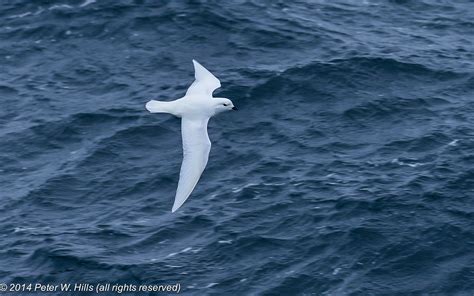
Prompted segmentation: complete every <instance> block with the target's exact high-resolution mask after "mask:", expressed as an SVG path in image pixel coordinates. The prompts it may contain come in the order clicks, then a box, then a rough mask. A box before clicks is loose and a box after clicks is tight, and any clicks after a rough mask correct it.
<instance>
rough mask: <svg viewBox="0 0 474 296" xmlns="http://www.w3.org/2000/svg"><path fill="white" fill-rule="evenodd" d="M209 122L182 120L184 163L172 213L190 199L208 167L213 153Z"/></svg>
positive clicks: (206, 120) (205, 120) (206, 119)
mask: <svg viewBox="0 0 474 296" xmlns="http://www.w3.org/2000/svg"><path fill="white" fill-rule="evenodd" d="M208 121H209V118H202V119H189V118H182V119H181V134H182V138H183V163H182V164H181V171H180V173H179V182H178V189H177V190H176V197H175V199H174V204H173V209H172V212H175V211H176V210H177V209H179V207H181V206H182V205H183V203H184V202H185V201H186V199H188V197H189V195H190V194H191V192H192V191H193V189H194V187H195V186H196V184H197V182H198V181H199V178H200V177H201V174H202V172H203V171H204V168H205V167H206V164H207V160H208V158H209V151H211V141H209V136H208V135H207V122H208Z"/></svg>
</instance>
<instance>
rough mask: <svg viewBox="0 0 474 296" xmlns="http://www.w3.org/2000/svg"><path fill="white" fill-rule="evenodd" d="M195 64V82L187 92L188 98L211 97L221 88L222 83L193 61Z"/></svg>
mask: <svg viewBox="0 0 474 296" xmlns="http://www.w3.org/2000/svg"><path fill="white" fill-rule="evenodd" d="M193 64H194V78H195V80H194V82H193V84H191V86H190V87H189V88H188V90H187V91H186V96H198V97H200V95H201V96H202V95H206V96H211V95H212V93H213V92H214V91H215V90H216V89H218V88H219V87H221V82H220V81H219V79H217V78H216V76H214V75H212V73H211V72H209V71H208V70H207V69H206V68H204V67H203V66H202V65H201V64H199V63H198V62H196V61H195V60H193Z"/></svg>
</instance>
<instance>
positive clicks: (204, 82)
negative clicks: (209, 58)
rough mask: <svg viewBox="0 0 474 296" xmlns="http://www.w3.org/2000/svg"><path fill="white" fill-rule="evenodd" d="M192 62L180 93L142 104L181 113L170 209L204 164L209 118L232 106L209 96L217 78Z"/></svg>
mask: <svg viewBox="0 0 474 296" xmlns="http://www.w3.org/2000/svg"><path fill="white" fill-rule="evenodd" d="M193 64H194V77H195V81H194V82H193V84H191V86H190V87H189V88H188V90H187V92H186V94H185V96H184V97H182V98H180V99H177V100H175V101H171V102H163V101H155V100H151V101H149V102H148V103H147V104H146V106H145V107H146V109H147V110H148V111H150V112H151V113H170V114H173V115H175V116H177V117H181V135H182V140H183V163H182V164H181V171H180V174H179V182H178V189H177V190H176V196H175V200H174V204H173V208H172V210H171V211H172V212H175V211H176V210H177V209H179V208H180V207H181V206H182V205H183V203H184V202H185V201H186V199H188V197H189V195H190V194H191V192H192V191H193V189H194V187H195V186H196V184H197V182H198V181H199V178H200V177H201V174H202V172H203V171H204V169H205V168H206V164H207V161H208V158H209V152H210V150H211V141H210V140H209V136H208V135H207V122H208V121H209V118H211V117H212V116H214V115H216V114H218V113H221V112H223V111H228V110H236V108H235V107H234V104H233V103H232V101H230V100H229V99H227V98H213V97H212V93H213V92H214V90H216V89H217V88H219V87H220V86H221V83H220V81H219V79H217V78H216V77H215V76H214V75H212V73H211V72H209V71H208V70H207V69H206V68H204V67H203V66H202V65H201V64H199V63H198V62H196V61H195V60H193Z"/></svg>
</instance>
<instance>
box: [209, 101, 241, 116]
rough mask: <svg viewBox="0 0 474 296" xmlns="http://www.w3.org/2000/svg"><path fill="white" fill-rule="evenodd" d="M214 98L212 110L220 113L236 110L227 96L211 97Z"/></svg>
mask: <svg viewBox="0 0 474 296" xmlns="http://www.w3.org/2000/svg"><path fill="white" fill-rule="evenodd" d="M213 100H214V112H215V113H216V114H217V113H221V112H224V111H229V110H237V108H236V107H235V106H234V104H233V103H232V101H231V100H229V99H227V98H213Z"/></svg>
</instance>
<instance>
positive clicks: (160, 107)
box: [145, 100, 173, 114]
mask: <svg viewBox="0 0 474 296" xmlns="http://www.w3.org/2000/svg"><path fill="white" fill-rule="evenodd" d="M145 108H146V109H147V110H148V111H150V112H151V113H171V114H173V112H172V109H171V106H170V102H161V101H155V100H151V101H149V102H148V103H146V105H145Z"/></svg>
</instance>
